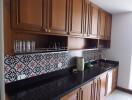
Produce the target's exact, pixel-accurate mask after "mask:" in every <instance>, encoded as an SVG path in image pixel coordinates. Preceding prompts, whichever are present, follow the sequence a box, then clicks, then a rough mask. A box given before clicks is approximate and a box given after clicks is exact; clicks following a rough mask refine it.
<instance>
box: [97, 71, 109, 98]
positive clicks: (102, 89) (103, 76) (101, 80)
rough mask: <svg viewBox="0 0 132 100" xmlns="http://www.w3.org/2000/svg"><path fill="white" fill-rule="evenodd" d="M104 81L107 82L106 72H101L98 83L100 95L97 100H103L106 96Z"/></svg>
mask: <svg viewBox="0 0 132 100" xmlns="http://www.w3.org/2000/svg"><path fill="white" fill-rule="evenodd" d="M106 83H107V74H106V73H105V74H103V75H101V76H100V79H99V84H100V96H99V98H100V99H99V100H105V97H106Z"/></svg>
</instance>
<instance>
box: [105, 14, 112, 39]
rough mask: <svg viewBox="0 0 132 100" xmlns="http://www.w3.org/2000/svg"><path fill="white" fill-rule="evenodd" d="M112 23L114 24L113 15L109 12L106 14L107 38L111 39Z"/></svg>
mask: <svg viewBox="0 0 132 100" xmlns="http://www.w3.org/2000/svg"><path fill="white" fill-rule="evenodd" d="M111 25H112V15H111V14H108V13H107V15H106V30H105V34H106V36H105V39H107V40H110V38H111Z"/></svg>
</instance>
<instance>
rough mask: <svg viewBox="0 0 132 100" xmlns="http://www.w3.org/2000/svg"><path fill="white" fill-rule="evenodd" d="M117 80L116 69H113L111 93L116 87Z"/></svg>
mask: <svg viewBox="0 0 132 100" xmlns="http://www.w3.org/2000/svg"><path fill="white" fill-rule="evenodd" d="M117 78H118V68H114V69H113V73H112V91H114V90H115V89H116V87H117Z"/></svg>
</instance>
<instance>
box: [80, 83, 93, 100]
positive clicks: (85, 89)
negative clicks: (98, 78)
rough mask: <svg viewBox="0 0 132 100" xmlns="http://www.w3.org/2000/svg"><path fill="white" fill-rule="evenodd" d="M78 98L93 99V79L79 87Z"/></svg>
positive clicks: (81, 99)
mask: <svg viewBox="0 0 132 100" xmlns="http://www.w3.org/2000/svg"><path fill="white" fill-rule="evenodd" d="M80 95H81V96H80V100H93V96H94V94H93V81H92V82H89V83H88V84H86V85H84V86H82V87H81V91H80Z"/></svg>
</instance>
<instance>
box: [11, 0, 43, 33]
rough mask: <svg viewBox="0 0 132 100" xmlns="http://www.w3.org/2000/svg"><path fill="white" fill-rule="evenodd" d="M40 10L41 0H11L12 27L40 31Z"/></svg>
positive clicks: (41, 18) (41, 22) (41, 9)
mask: <svg viewBox="0 0 132 100" xmlns="http://www.w3.org/2000/svg"><path fill="white" fill-rule="evenodd" d="M42 11H43V0H11V12H12V14H11V18H12V20H11V21H12V22H11V23H12V27H13V28H14V29H15V30H19V31H20V30H22V31H40V30H41V29H42V25H43V16H42Z"/></svg>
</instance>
